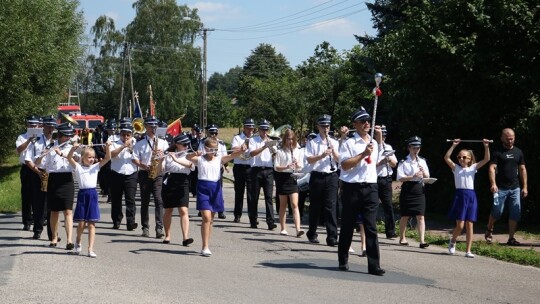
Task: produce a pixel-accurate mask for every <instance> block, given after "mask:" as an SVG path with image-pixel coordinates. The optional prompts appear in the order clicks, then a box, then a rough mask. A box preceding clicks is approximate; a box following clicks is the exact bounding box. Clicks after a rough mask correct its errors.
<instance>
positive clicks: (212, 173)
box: [196, 156, 221, 182]
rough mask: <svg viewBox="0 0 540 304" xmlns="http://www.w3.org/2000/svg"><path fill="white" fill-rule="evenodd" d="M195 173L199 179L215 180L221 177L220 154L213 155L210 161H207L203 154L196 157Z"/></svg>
mask: <svg viewBox="0 0 540 304" xmlns="http://www.w3.org/2000/svg"><path fill="white" fill-rule="evenodd" d="M196 165H197V168H198V169H199V172H198V174H197V176H198V178H199V180H205V181H209V182H217V181H219V179H220V177H221V156H214V158H213V159H212V161H207V160H206V158H204V156H200V157H198V158H197V164H196Z"/></svg>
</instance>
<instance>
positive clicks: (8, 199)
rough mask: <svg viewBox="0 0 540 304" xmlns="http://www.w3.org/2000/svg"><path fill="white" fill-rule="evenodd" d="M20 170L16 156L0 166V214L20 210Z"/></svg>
mask: <svg viewBox="0 0 540 304" xmlns="http://www.w3.org/2000/svg"><path fill="white" fill-rule="evenodd" d="M20 169H21V166H20V165H19V158H18V157H17V156H11V157H9V158H8V159H7V160H6V161H5V162H4V163H2V164H0V213H15V212H18V211H20V210H21V180H20V177H19V171H20Z"/></svg>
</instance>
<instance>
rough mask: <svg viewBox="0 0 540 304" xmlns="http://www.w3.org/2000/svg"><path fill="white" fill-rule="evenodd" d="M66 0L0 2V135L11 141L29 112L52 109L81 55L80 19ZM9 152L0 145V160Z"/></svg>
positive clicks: (74, 5)
mask: <svg viewBox="0 0 540 304" xmlns="http://www.w3.org/2000/svg"><path fill="white" fill-rule="evenodd" d="M78 4H79V3H78V1H72V0H35V1H31V2H30V1H24V0H13V1H3V2H2V9H1V10H0V108H1V109H2V111H0V120H1V121H2V124H0V140H1V141H2V142H5V143H14V142H15V139H16V137H17V135H18V134H17V132H19V131H22V130H23V129H24V124H25V123H24V121H25V120H24V118H25V116H27V115H29V114H38V115H43V114H55V113H56V106H57V105H58V102H59V101H60V100H61V98H62V96H63V94H64V93H65V90H66V88H67V87H68V86H69V85H70V83H71V82H72V80H73V79H72V77H73V76H74V73H75V72H76V70H77V64H78V59H79V58H80V56H81V55H82V49H81V47H80V45H79V43H80V41H81V38H82V35H83V24H84V19H83V16H82V13H81V12H80V11H78V10H77V7H78ZM12 152H13V145H12V144H5V145H1V146H0V160H3V159H4V158H5V157H6V156H7V155H10V154H11V153H12Z"/></svg>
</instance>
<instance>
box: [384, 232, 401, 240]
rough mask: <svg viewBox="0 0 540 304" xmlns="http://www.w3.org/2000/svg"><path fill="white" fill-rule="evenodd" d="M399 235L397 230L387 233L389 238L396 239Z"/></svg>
mask: <svg viewBox="0 0 540 304" xmlns="http://www.w3.org/2000/svg"><path fill="white" fill-rule="evenodd" d="M397 237H398V235H397V234H396V233H395V232H393V233H390V234H387V235H386V238H387V239H395V238H397Z"/></svg>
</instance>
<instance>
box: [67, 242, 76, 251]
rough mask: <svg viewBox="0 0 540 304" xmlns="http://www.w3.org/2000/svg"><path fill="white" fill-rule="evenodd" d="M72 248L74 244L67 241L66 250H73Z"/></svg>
mask: <svg viewBox="0 0 540 304" xmlns="http://www.w3.org/2000/svg"><path fill="white" fill-rule="evenodd" d="M73 248H75V245H73V243H67V245H66V250H73Z"/></svg>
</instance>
